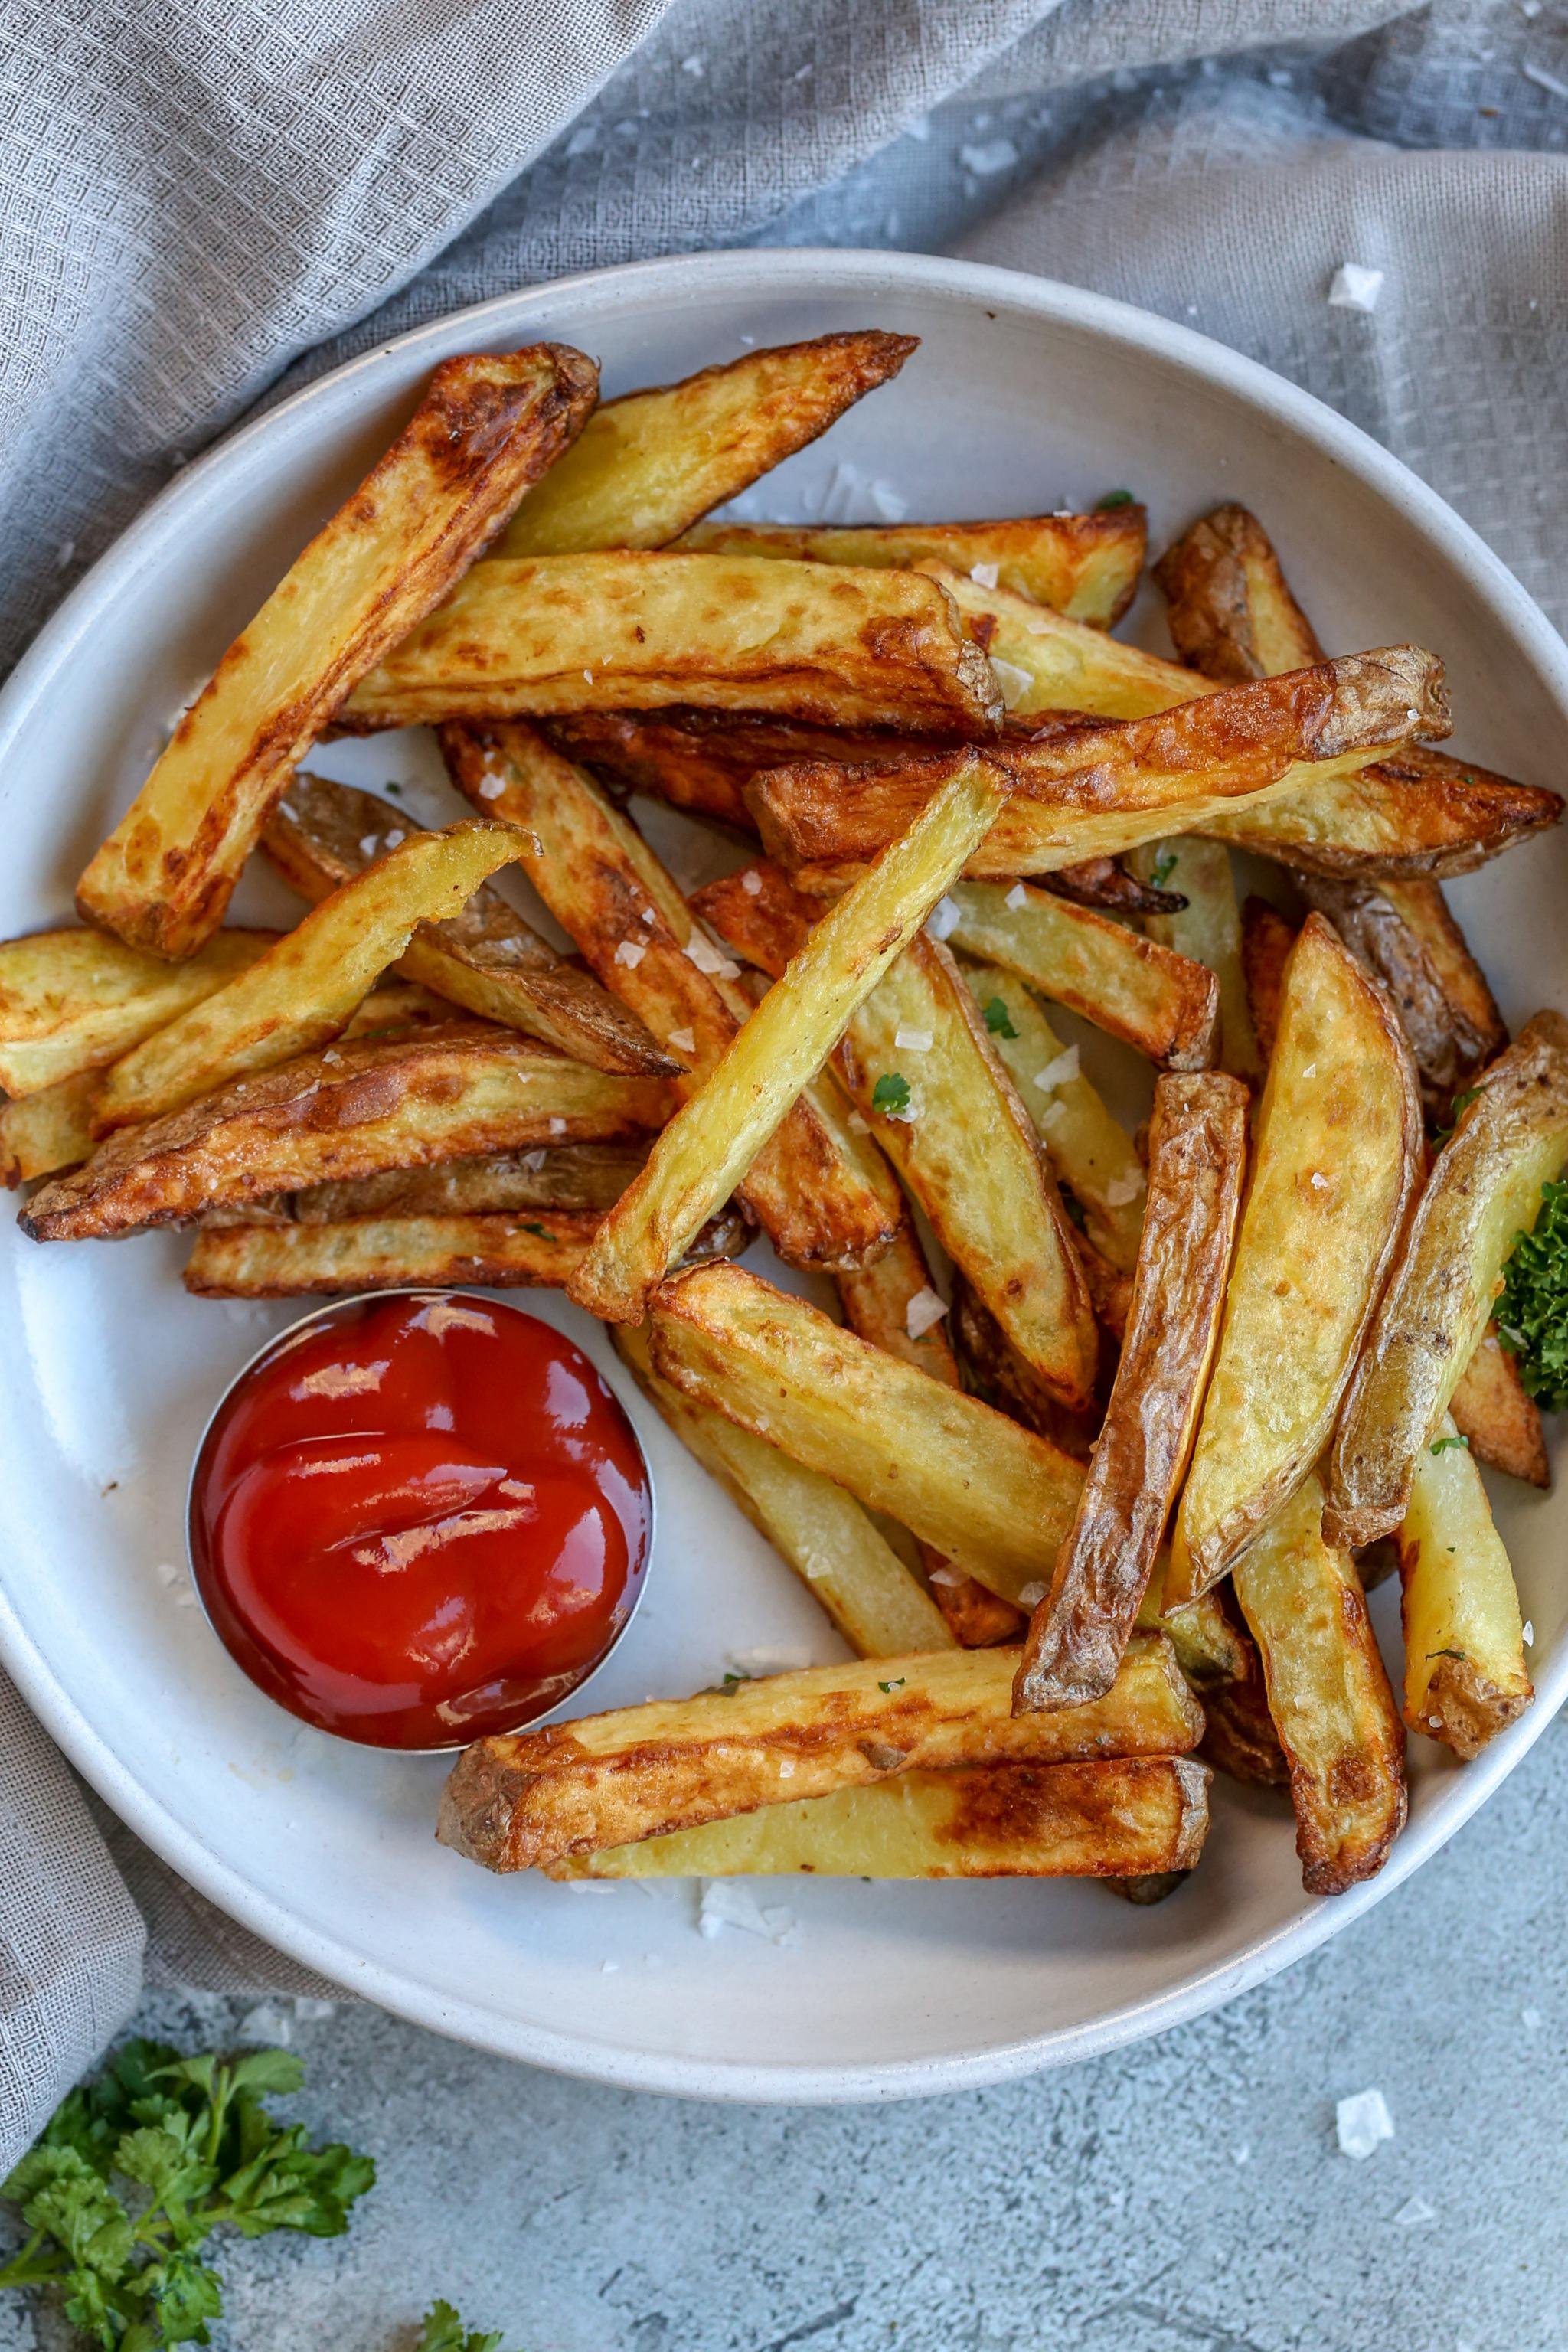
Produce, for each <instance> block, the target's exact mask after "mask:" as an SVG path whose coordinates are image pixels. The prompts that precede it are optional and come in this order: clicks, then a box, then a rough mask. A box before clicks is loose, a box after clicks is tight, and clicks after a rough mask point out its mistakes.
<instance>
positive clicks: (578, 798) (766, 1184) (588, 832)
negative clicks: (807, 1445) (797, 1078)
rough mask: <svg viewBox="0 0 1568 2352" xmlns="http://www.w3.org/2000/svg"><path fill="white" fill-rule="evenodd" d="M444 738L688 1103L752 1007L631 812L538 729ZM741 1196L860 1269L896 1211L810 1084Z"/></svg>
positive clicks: (774, 1222) (889, 1188)
mask: <svg viewBox="0 0 1568 2352" xmlns="http://www.w3.org/2000/svg"><path fill="white" fill-rule="evenodd" d="M441 740H442V749H443V751H444V753H445V756H446V759H447V765H448V768H449V771H450V773H451V775H452V778H453V781H454V782H455V783H456V784H457V786H458V790H459V791H460V792H462V793H465V794H466V795H467V796H468V799H469V800H470V801H472V802H473V803H474V805H475V806H476V807H478V808H489V809H491V810H493V811H495V812H496V814H499V815H501V816H503V817H505V818H506V819H507V820H508V821H509V822H510V823H511V824H515V825H516V826H517V827H518V828H519V832H520V837H521V840H522V843H523V848H522V852H521V858H522V864H523V866H524V869H525V871H526V872H527V874H528V876H529V878H530V880H531V882H532V883H533V885H534V887H535V888H536V889H537V890H538V891H539V894H540V896H541V898H542V899H543V900H544V903H545V905H546V906H547V907H548V908H550V911H551V913H552V915H553V916H554V917H555V919H556V921H557V922H558V923H560V925H561V926H562V928H563V930H565V931H566V932H567V933H568V934H569V936H570V937H571V938H572V939H573V940H574V941H575V942H576V944H577V946H578V947H579V948H580V949H581V950H582V952H583V954H584V957H585V958H586V959H587V961H588V963H589V964H590V966H591V967H592V968H593V970H594V971H595V972H596V973H597V974H598V975H599V977H600V979H601V980H602V981H603V982H604V983H605V986H606V987H607V988H610V989H613V990H614V991H615V992H616V995H617V996H618V997H619V998H620V999H621V1000H622V1001H623V1002H624V1003H626V1005H627V1006H629V1008H630V1009H631V1011H632V1012H633V1013H636V1014H637V1017H638V1020H639V1022H641V1023H643V1024H647V1028H648V1029H649V1030H650V1031H651V1032H652V1033H653V1034H654V1035H656V1036H657V1037H658V1038H659V1039H660V1041H661V1042H664V1041H668V1045H669V1046H670V1047H671V1049H672V1050H673V1051H674V1052H676V1053H677V1054H679V1056H680V1061H681V1065H682V1068H683V1071H687V1072H689V1073H690V1075H689V1076H681V1077H679V1078H678V1079H677V1081H676V1092H677V1094H678V1096H679V1098H680V1099H681V1100H683V1101H685V1100H689V1098H690V1097H691V1096H693V1095H694V1094H695V1093H696V1092H697V1091H698V1089H699V1087H700V1085H701V1084H702V1082H703V1080H704V1079H705V1078H706V1077H707V1076H709V1075H710V1073H711V1071H712V1070H713V1069H714V1068H715V1067H716V1066H717V1065H718V1063H719V1062H720V1060H721V1057H722V1056H723V1055H724V1054H725V1052H726V1051H727V1050H728V1048H729V1047H730V1045H731V1043H732V1042H733V1040H734V1038H735V1037H736V1036H737V1035H738V1034H739V1033H740V1031H741V1029H742V1027H743V1026H744V1025H745V1023H746V1022H747V1020H748V1019H749V1018H750V1016H751V1013H752V1004H751V1001H750V999H749V998H748V997H747V996H746V994H745V992H744V991H743V989H742V986H741V984H740V974H739V972H738V971H737V970H736V968H735V966H734V965H733V964H731V963H730V962H729V961H727V959H726V958H725V957H724V956H723V955H721V953H720V951H719V950H718V949H717V948H716V947H715V946H714V945H713V942H712V941H711V940H710V938H709V937H708V934H707V932H706V931H705V930H704V929H703V928H702V925H701V924H700V922H699V921H698V920H697V919H696V918H695V917H694V915H693V914H692V911H691V908H689V906H688V904H687V901H686V899H685V898H684V897H683V895H682V893H681V892H680V890H679V888H678V887H677V886H676V884H675V882H674V881H673V879H672V878H671V877H670V876H669V874H668V872H667V871H666V869H665V867H664V866H662V865H661V864H660V862H659V860H658V858H657V857H656V856H654V854H653V851H652V850H651V849H650V848H649V847H648V845H647V842H646V841H645V840H644V839H643V837H642V835H641V834H640V833H638V831H637V827H636V826H635V825H634V824H632V823H631V821H630V819H629V818H627V817H626V816H623V815H622V814H621V813H620V811H619V810H618V809H616V808H613V807H612V806H611V805H610V803H608V801H606V800H605V796H604V794H603V793H601V792H600V791H599V788H598V787H597V785H596V784H595V783H594V782H592V781H591V780H590V779H589V778H588V777H587V776H586V775H585V774H584V772H583V771H582V769H580V768H577V767H574V765H573V763H572V762H571V761H569V760H563V758H562V757H561V756H560V754H559V753H558V752H555V751H552V750H551V749H550V747H549V745H548V744H547V743H545V742H544V740H543V739H542V737H541V736H540V735H539V733H538V732H537V730H535V729H533V728H531V727H525V726H505V725H503V726H500V727H497V728H494V729H479V728H467V727H449V728H446V729H444V730H443V731H442V739H441ZM739 1193H740V1198H741V1200H742V1203H743V1204H744V1205H745V1207H746V1209H747V1211H748V1213H750V1214H751V1215H752V1216H754V1217H755V1218H756V1220H757V1222H758V1223H759V1224H760V1225H761V1226H762V1227H763V1231H764V1232H765V1233H766V1234H767V1235H768V1236H769V1238H770V1240H771V1241H772V1242H773V1246H774V1247H775V1249H777V1251H778V1252H779V1255H781V1256H782V1257H784V1259H785V1260H786V1261H787V1262H789V1263H790V1264H792V1265H805V1266H825V1265H826V1266H842V1265H854V1264H856V1263H857V1262H858V1261H859V1260H861V1259H863V1258H865V1257H867V1256H868V1255H873V1254H874V1253H875V1252H876V1251H877V1250H879V1249H882V1248H885V1247H886V1245H887V1244H888V1242H889V1240H890V1239H891V1237H892V1234H893V1232H894V1230H895V1227H896V1224H897V1221H898V1218H899V1216H900V1214H901V1208H900V1203H899V1201H898V1197H897V1189H896V1187H894V1186H893V1185H892V1183H891V1181H890V1179H889V1177H888V1175H887V1171H886V1170H885V1168H880V1167H879V1162H878V1158H877V1155H876V1154H875V1153H874V1152H868V1151H867V1150H865V1149H864V1148H863V1147H862V1146H861V1145H860V1144H859V1143H858V1141H857V1140H855V1139H845V1138H844V1136H843V1135H842V1134H841V1132H840V1131H839V1129H838V1127H837V1122H836V1121H834V1120H833V1119H831V1118H829V1117H827V1116H825V1115H824V1112H823V1110H822V1109H821V1108H820V1107H819V1105H818V1103H817V1101H816V1097H815V1096H814V1095H813V1094H812V1093H811V1092H809V1091H803V1093H802V1095H801V1097H800V1098H799V1099H798V1100H797V1101H796V1102H795V1103H794V1104H793V1105H792V1106H791V1107H790V1108H789V1109H788V1110H787V1111H786V1112H785V1114H784V1118H783V1119H782V1120H781V1121H780V1123H779V1126H778V1128H777V1130H776V1132H775V1133H774V1134H773V1136H772V1137H771V1138H770V1139H769V1140H768V1141H767V1142H766V1143H764V1144H763V1147H762V1148H761V1150H759V1151H758V1152H757V1154H756V1157H755V1158H754V1159H753V1160H752V1163H751V1166H750V1167H749V1168H748V1169H746V1170H745V1171H744V1173H743V1175H742V1178H741V1180H740V1183H739Z"/></svg>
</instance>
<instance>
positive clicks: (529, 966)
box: [187, 772, 681, 1077]
mask: <svg viewBox="0 0 1568 2352" xmlns="http://www.w3.org/2000/svg"><path fill="white" fill-rule="evenodd" d="M479 813H480V814H481V815H484V816H495V815H499V814H500V811H498V810H494V809H482V810H481V811H480V812H479ZM422 830H423V829H422V828H421V827H420V826H418V825H416V824H412V823H411V822H410V821H409V819H408V818H407V816H406V815H405V814H404V813H403V811H402V810H400V809H395V808H394V807H393V806H392V804H391V803H390V802H388V801H384V800H380V799H378V798H377V796H376V794H375V793H362V792H360V791H358V790H356V788H355V787H354V786H353V784H337V783H331V782H329V781H328V779H327V778H326V777H325V776H312V775H306V774H305V773H303V772H300V774H298V775H296V776H295V778H294V780H293V782H291V783H290V785H289V789H288V791H287V792H286V793H285V794H284V796H283V798H282V799H281V800H280V801H279V803H278V805H277V806H276V807H275V808H274V810H273V811H272V814H271V815H270V816H269V817H268V820H267V824H266V828H265V830H264V831H263V833H262V835H261V846H262V849H263V850H264V851H265V853H266V855H267V857H268V861H269V863H270V864H271V865H272V866H275V867H276V868H277V870H278V872H279V874H281V875H282V877H283V879H284V880H285V881H286V882H288V883H290V884H291V885H292V886H293V887H294V888H295V889H296V890H298V891H299V893H300V897H301V898H309V899H310V903H311V905H312V906H317V905H319V904H320V903H321V900H322V899H323V898H328V897H330V895H331V892H332V891H334V890H337V889H340V888H342V885H343V884H344V883H346V882H352V881H353V879H354V877H356V876H357V875H359V874H362V873H363V871H364V869H365V867H366V866H369V865H370V864H371V862H372V860H373V859H374V858H376V857H378V856H381V855H382V853H383V852H384V851H385V850H390V849H395V848H396V847H397V845H398V844H399V843H400V842H402V841H404V840H405V839H407V838H408V837H409V836H410V835H418V834H419V833H420V832H421V831H422ZM215 944H216V942H215ZM187 969H188V967H187ZM398 970H399V971H401V972H403V973H404V974H405V976H406V977H407V978H408V979H409V980H412V981H415V982H422V983H423V985H424V986H425V987H426V988H432V989H435V990H437V992H439V993H440V994H441V995H443V996H445V997H446V998H447V1001H448V1003H452V1004H459V1005H461V1006H462V1007H463V1009H464V1011H465V1012H468V1013H478V1014H479V1016H480V1017H481V1018H482V1019H484V1020H487V1021H500V1022H504V1023H505V1024H506V1025H507V1026H508V1027H509V1028H511V1029H521V1031H522V1032H523V1033H524V1034H525V1035H526V1036H530V1037H542V1038H543V1039H544V1042H545V1044H546V1045H559V1046H560V1048H561V1050H562V1052H563V1054H570V1055H571V1056H572V1058H573V1060H574V1061H576V1062H587V1063H588V1064H590V1065H591V1066H592V1067H593V1068H594V1069H595V1070H625V1071H627V1072H629V1073H630V1074H632V1075H633V1076H637V1075H638V1074H641V1075H643V1076H647V1077H673V1076H674V1075H675V1073H676V1072H677V1070H679V1068H680V1067H681V1065H680V1064H679V1062H677V1061H674V1060H672V1059H671V1057H670V1055H668V1054H666V1053H665V1052H663V1051H662V1049H661V1048H660V1047H659V1046H658V1045H656V1044H655V1043H654V1041H653V1039H652V1038H651V1037H650V1036H649V1035H648V1034H647V1030H646V1029H645V1028H644V1027H643V1025H642V1023H641V1022H640V1021H638V1020H637V1017H636V1015H635V1014H634V1013H628V1012H627V1011H626V1007H625V1006H624V1005H622V1004H620V1003H617V1002H616V999H615V997H613V996H612V995H611V994H610V993H609V992H608V991H607V990H606V989H604V988H602V987H601V986H600V984H599V982H597V981H596V980H595V978H594V977H593V975H592V973H590V972H586V971H582V970H581V969H580V967H579V966H578V965H576V964H574V963H568V962H567V961H566V959H565V957H564V956H560V955H557V954H556V952H555V950H554V949H553V948H552V946H551V945H550V943H549V942H548V940H542V939H541V938H540V936H539V933H538V932H537V931H536V930H534V929H531V926H530V925H529V924H527V923H525V922H524V921H523V919H522V917H521V915H520V914H519V913H518V912H517V910H516V908H513V907H511V906H509V905H508V903H507V901H506V899H504V898H502V897H501V895H500V891H499V890H491V889H489V888H488V887H480V888H479V889H478V890H476V891H475V892H474V895H473V897H472V898H470V899H469V900H468V905H467V906H466V907H465V908H463V909H462V911H461V912H460V913H459V914H457V915H451V916H448V917H447V920H446V921H445V922H441V923H421V924H420V925H419V927H418V929H416V931H415V933H414V936H413V938H412V939H411V940H409V942H408V946H407V949H406V950H405V953H404V955H403V956H402V958H401V960H400V961H399V964H398Z"/></svg>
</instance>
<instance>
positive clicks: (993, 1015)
mask: <svg viewBox="0 0 1568 2352" xmlns="http://www.w3.org/2000/svg"><path fill="white" fill-rule="evenodd" d="M985 1026H986V1027H987V1029H989V1030H990V1032H991V1034H992V1035H993V1037H1016V1035H1017V1034H1018V1032H1017V1031H1016V1028H1015V1027H1014V1026H1013V1016H1012V1014H1011V1013H1009V1012H1008V1010H1007V1007H1006V1006H1005V1004H1004V1003H1003V1002H1002V999H1001V998H1000V997H999V996H994V997H993V998H992V1000H991V1002H990V1003H989V1004H988V1005H987V1006H986V1007H985Z"/></svg>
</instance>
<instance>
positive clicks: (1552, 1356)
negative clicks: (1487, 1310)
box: [1497, 1180, 1568, 1412]
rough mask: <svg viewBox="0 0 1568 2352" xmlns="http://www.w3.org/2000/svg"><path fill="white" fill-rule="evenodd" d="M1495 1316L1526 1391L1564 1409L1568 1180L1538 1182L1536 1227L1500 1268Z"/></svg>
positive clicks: (1567, 1396) (1567, 1390) (1567, 1398)
mask: <svg viewBox="0 0 1568 2352" xmlns="http://www.w3.org/2000/svg"><path fill="white" fill-rule="evenodd" d="M1497 1320H1498V1333H1499V1336H1500V1339H1501V1340H1502V1344H1503V1346H1504V1347H1505V1348H1506V1349H1508V1350H1509V1352H1510V1354H1511V1355H1512V1356H1514V1357H1516V1358H1517V1360H1518V1362H1519V1377H1520V1379H1521V1381H1523V1383H1524V1386H1525V1388H1526V1389H1527V1390H1528V1391H1529V1392H1530V1394H1531V1396H1532V1397H1534V1398H1536V1399H1537V1401H1538V1402H1540V1403H1542V1404H1543V1405H1544V1406H1545V1407H1546V1410H1547V1412H1563V1411H1564V1409H1568V1182H1552V1181H1550V1180H1549V1181H1547V1182H1546V1183H1544V1184H1543V1185H1542V1188H1541V1213H1540V1215H1539V1216H1538V1217H1537V1218H1536V1220H1535V1227H1534V1230H1533V1232H1531V1233H1528V1234H1521V1235H1520V1237H1519V1239H1518V1241H1517V1242H1516V1243H1515V1244H1514V1247H1513V1255H1511V1257H1510V1259H1509V1261H1508V1264H1507V1265H1506V1266H1505V1267H1504V1268H1503V1286H1502V1297H1500V1299H1499V1300H1498V1305H1497Z"/></svg>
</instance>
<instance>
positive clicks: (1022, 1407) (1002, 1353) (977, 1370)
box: [856, 1270, 1103, 1640]
mask: <svg viewBox="0 0 1568 2352" xmlns="http://www.w3.org/2000/svg"><path fill="white" fill-rule="evenodd" d="M856 1328H857V1329H858V1328H859V1326H858V1325H857V1326H856ZM860 1336H861V1338H862V1339H875V1336H876V1335H875V1334H874V1333H873V1332H870V1331H862V1332H861V1335H860ZM952 1339H953V1345H954V1347H955V1349H957V1352H958V1356H959V1359H960V1360H961V1362H962V1364H963V1377H962V1379H961V1380H957V1381H953V1382H952V1384H951V1385H952V1386H954V1387H962V1388H964V1389H966V1390H967V1391H968V1392H969V1394H970V1395H971V1396H978V1397H980V1398H982V1399H984V1402H985V1403H987V1404H994V1406H995V1407H996V1409H997V1411H998V1412H1005V1414H1006V1415H1007V1417H1008V1419H1009V1420H1010V1421H1016V1422H1021V1423H1023V1425H1024V1427H1025V1428H1026V1429H1032V1430H1033V1431H1034V1433H1035V1434H1036V1436H1037V1437H1047V1438H1049V1440H1050V1442H1051V1444H1053V1445H1055V1446H1057V1447H1058V1448H1059V1449H1060V1451H1061V1452H1062V1453H1063V1454H1070V1455H1071V1456H1072V1459H1073V1460H1074V1461H1075V1462H1080V1463H1087V1462H1088V1460H1089V1455H1090V1454H1092V1453H1093V1451H1094V1441H1095V1438H1096V1437H1097V1436H1098V1434H1099V1432H1100V1421H1101V1420H1102V1418H1103V1414H1102V1412H1101V1411H1100V1406H1099V1403H1098V1402H1096V1403H1094V1404H1092V1405H1090V1406H1089V1407H1088V1408H1087V1409H1086V1410H1085V1411H1083V1412H1069V1411H1068V1409H1067V1408H1066V1407H1065V1406H1064V1405H1062V1404H1061V1403H1059V1402H1058V1400H1057V1398H1055V1397H1054V1396H1053V1395H1052V1394H1051V1392H1050V1391H1049V1390H1048V1389H1047V1387H1046V1385H1045V1382H1044V1381H1042V1380H1041V1379H1040V1377H1039V1375H1038V1373H1037V1372H1036V1371H1035V1370H1033V1368H1032V1367H1031V1366H1030V1365H1029V1364H1028V1363H1026V1360H1025V1359H1024V1358H1023V1357H1022V1356H1021V1355H1020V1354H1019V1353H1018V1350H1017V1349H1016V1348H1015V1347H1014V1345H1013V1342H1012V1341H1011V1339H1008V1337H1007V1334H1006V1333H1005V1331H1004V1330H1003V1328H1002V1326H1001V1324H1000V1323H998V1321H997V1320H996V1318H995V1317H994V1315H993V1314H992V1312H991V1310H990V1308H989V1307H986V1306H985V1305H984V1303H983V1301H982V1300H981V1299H980V1298H979V1297H977V1296H976V1294H975V1292H974V1291H973V1289H972V1287H971V1286H970V1285H969V1284H968V1283H967V1282H965V1280H964V1278H963V1275H962V1274H960V1273H958V1272H957V1271H956V1270H955V1271H954V1274H953V1279H952ZM922 1369H923V1368H922ZM1023 1630H1024V1629H1023V1627H1022V1626H1021V1625H1020V1626H1019V1627H1018V1628H1017V1629H1016V1634H1015V1636H1014V1638H1015V1639H1016V1640H1021V1639H1022V1638H1023Z"/></svg>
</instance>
